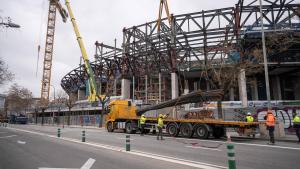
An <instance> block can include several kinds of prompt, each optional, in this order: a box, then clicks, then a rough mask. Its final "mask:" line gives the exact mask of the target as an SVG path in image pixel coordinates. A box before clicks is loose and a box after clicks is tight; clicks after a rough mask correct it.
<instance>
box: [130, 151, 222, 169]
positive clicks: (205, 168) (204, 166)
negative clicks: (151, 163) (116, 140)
mask: <svg viewBox="0 0 300 169" xmlns="http://www.w3.org/2000/svg"><path fill="white" fill-rule="evenodd" d="M127 153H129V154H135V155H138V156H143V157H149V158H153V159H157V160H161V161H167V162H172V163H176V164H181V165H187V166H191V167H196V168H200V169H226V168H227V167H224V166H218V165H213V164H209V163H202V162H197V161H191V160H184V159H179V158H175V157H169V156H162V155H158V154H150V153H145V152H137V151H130V152H127Z"/></svg>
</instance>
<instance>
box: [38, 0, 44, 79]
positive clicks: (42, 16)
mask: <svg viewBox="0 0 300 169" xmlns="http://www.w3.org/2000/svg"><path fill="white" fill-rule="evenodd" d="M45 1H46V0H43V2H42V5H41V6H42V7H41V9H42V11H41V14H40V16H41V21H40V30H39V35H38V54H37V60H36V70H35V77H37V74H38V70H39V61H40V51H41V45H40V44H41V41H42V32H43V23H44V22H43V21H45V13H46V12H45V11H46V10H45Z"/></svg>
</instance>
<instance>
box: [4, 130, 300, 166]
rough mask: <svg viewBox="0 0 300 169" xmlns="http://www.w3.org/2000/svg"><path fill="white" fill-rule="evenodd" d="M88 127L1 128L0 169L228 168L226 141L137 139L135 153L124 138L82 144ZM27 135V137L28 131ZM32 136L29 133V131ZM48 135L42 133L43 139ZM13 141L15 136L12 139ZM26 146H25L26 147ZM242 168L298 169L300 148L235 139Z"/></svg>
mask: <svg viewBox="0 0 300 169" xmlns="http://www.w3.org/2000/svg"><path fill="white" fill-rule="evenodd" d="M82 130H83V129H82V128H64V129H61V131H62V134H61V136H62V138H60V139H58V138H57V137H56V134H57V127H49V126H48V127H41V126H31V125H23V126H22V125H21V126H20V125H17V126H11V127H10V128H0V152H1V153H0V169H2V168H3V169H11V168H13V169H14V168H39V167H49V168H54V167H55V168H80V167H81V166H83V164H84V163H85V162H86V161H87V160H88V159H89V158H91V159H95V160H96V162H95V163H94V164H93V166H92V168H94V169H96V168H103V169H111V168H116V169H117V168H120V169H121V168H122V169H123V168H125V169H126V168H128V169H129V168H130V169H138V168H164V169H168V168H174V167H175V168H180V169H181V168H182V169H185V168H226V166H227V156H226V153H227V150H226V144H227V143H226V142H224V140H199V139H185V138H172V137H165V140H163V141H161V140H159V141H158V140H156V137H155V136H152V135H145V136H139V135H138V134H135V135H131V149H132V151H131V153H127V152H126V151H125V150H124V149H125V135H126V134H123V133H108V132H106V131H105V130H103V129H85V131H86V141H87V144H82V143H80V140H81V131H82ZM25 131H26V132H25ZM28 131H29V132H28ZM41 133H42V134H41ZM9 136H11V137H9ZM24 142H26V143H25V144H23V143H24ZM233 144H234V145H235V152H236V161H237V168H239V169H254V168H255V169H277V168H278V169H297V168H300V167H298V166H297V164H298V161H297V160H298V158H299V157H298V156H299V152H300V145H299V144H297V143H289V142H277V143H276V145H275V146H269V145H266V141H261V140H247V139H246V140H245V139H235V140H233Z"/></svg>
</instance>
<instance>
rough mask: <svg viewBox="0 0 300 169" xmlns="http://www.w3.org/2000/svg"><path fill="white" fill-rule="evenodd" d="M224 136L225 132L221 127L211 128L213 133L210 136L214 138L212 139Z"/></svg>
mask: <svg viewBox="0 0 300 169" xmlns="http://www.w3.org/2000/svg"><path fill="white" fill-rule="evenodd" d="M224 134H225V131H224V127H221V126H215V127H213V133H212V135H213V136H214V138H217V139H218V138H221V137H223V136H224Z"/></svg>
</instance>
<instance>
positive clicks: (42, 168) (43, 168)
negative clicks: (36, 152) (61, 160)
mask: <svg viewBox="0 0 300 169" xmlns="http://www.w3.org/2000/svg"><path fill="white" fill-rule="evenodd" d="M39 169H78V168H46V167H39Z"/></svg>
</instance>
